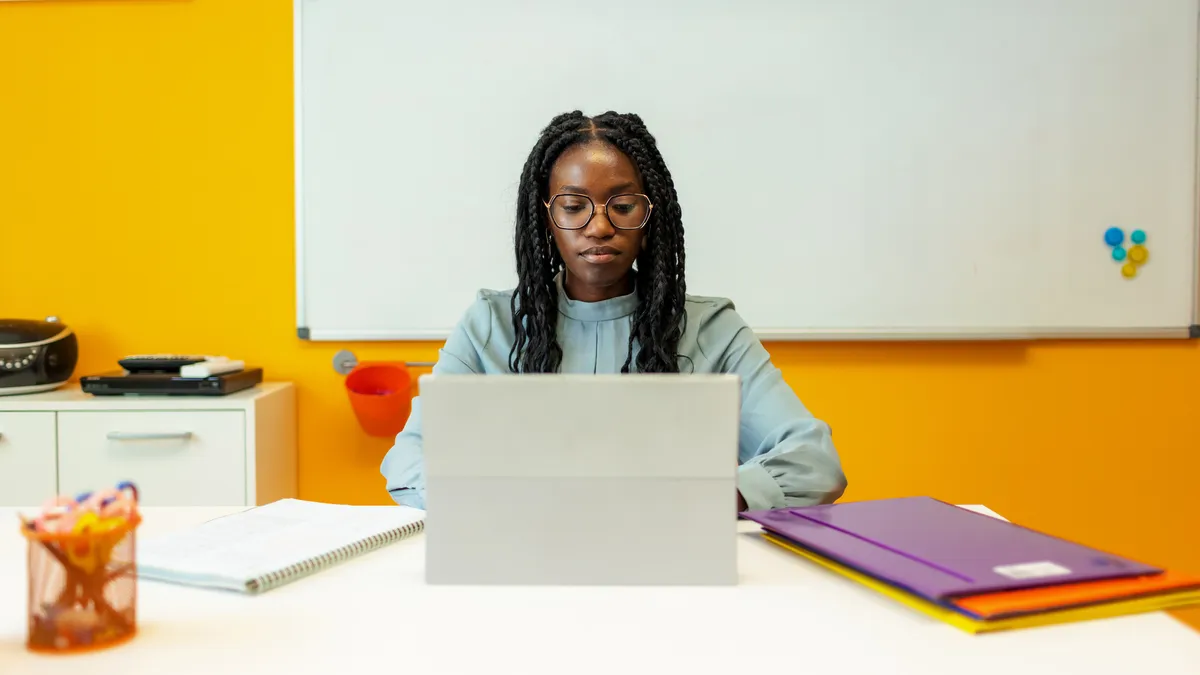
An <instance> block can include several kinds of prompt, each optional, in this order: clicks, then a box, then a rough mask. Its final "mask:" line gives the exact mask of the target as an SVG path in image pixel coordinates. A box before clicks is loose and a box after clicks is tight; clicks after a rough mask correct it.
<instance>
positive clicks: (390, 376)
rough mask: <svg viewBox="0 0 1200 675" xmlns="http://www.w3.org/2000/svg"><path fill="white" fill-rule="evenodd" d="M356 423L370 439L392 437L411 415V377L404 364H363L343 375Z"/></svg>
mask: <svg viewBox="0 0 1200 675" xmlns="http://www.w3.org/2000/svg"><path fill="white" fill-rule="evenodd" d="M346 391H347V392H348V394H349V396H350V406H351V408H353V409H354V416H355V417H357V418H358V424H359V426H361V427H362V428H363V430H364V431H366V432H367V433H368V434H370V435H371V436H386V437H394V436H395V435H396V434H398V433H400V432H401V431H402V430H403V429H404V424H405V422H407V421H408V415H409V413H411V412H412V377H411V376H410V375H409V373H408V367H407V366H405V365H404V364H403V363H362V364H359V365H358V366H356V367H355V368H354V370H352V371H350V374H349V375H347V376H346Z"/></svg>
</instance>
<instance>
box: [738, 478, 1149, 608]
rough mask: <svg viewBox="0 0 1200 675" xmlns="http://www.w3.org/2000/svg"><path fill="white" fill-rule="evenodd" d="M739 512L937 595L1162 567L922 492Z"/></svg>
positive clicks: (874, 574)
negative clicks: (902, 496)
mask: <svg viewBox="0 0 1200 675" xmlns="http://www.w3.org/2000/svg"><path fill="white" fill-rule="evenodd" d="M742 516H743V517H745V518H747V519H749V520H752V521H754V522H756V523H758V524H760V525H762V527H763V528H764V529H765V530H768V531H770V532H772V533H774V534H777V535H779V536H781V537H784V538H786V539H789V540H791V541H793V542H795V543H796V544H798V545H800V546H801V547H802V548H806V549H808V550H810V551H813V552H814V553H817V554H819V555H822V556H824V557H826V558H830V559H832V560H835V561H837V562H839V563H841V564H843V565H846V566H848V567H851V568H854V569H856V570H858V571H860V572H863V573H865V574H868V575H870V576H872V577H875V578H877V579H880V580H882V581H885V582H887V583H890V584H892V585H894V586H899V587H901V588H903V589H906V590H908V591H909V592H912V593H915V594H917V595H920V596H923V597H925V598H927V599H929V600H933V601H935V602H940V601H942V600H944V599H946V598H950V597H954V596H962V595H976V594H979V593H989V592H993V591H1006V590H1014V589H1018V588H1031V587H1034V586H1047V585H1053V584H1062V583H1071V582H1079V581H1092V580H1097V579H1111V578H1116V577H1127V576H1137V575H1145V574H1158V573H1160V572H1162V570H1161V569H1159V568H1156V567H1151V566H1149V565H1145V564H1142V563H1139V562H1135V561H1133V560H1128V559H1125V558H1119V557H1117V556H1114V555H1111V554H1109V553H1105V552H1103V551H1098V550H1096V549H1093V548H1088V547H1086V546H1082V545H1080V544H1076V543H1073V542H1070V541H1065V540H1063V539H1059V538H1057V537H1052V536H1050V535H1047V534H1042V533H1040V532H1035V531H1033V530H1030V529H1027V528H1024V527H1021V526H1019V525H1014V524H1012V523H1009V522H1006V521H1003V520H999V519H996V518H992V517H990V516H986V515H983V514H979V513H975V512H973V511H968V510H967V509H963V508H959V507H957V506H954V505H952V504H947V503H945V502H941V501H938V500H936V499H931V498H929V497H905V498H901V499H882V500H877V501H864V502H846V503H842V504H829V505H824V506H807V507H802V508H782V509H772V510H769V511H748V512H746V513H743V514H742Z"/></svg>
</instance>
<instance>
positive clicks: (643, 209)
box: [608, 195, 650, 230]
mask: <svg viewBox="0 0 1200 675" xmlns="http://www.w3.org/2000/svg"><path fill="white" fill-rule="evenodd" d="M649 217H650V200H649V199H647V198H646V197H645V196H643V195H616V196H614V197H613V198H612V199H610V200H608V219H609V221H611V222H612V224H613V227H619V228H621V229H623V230H636V229H637V228H639V227H641V226H642V225H645V224H646V219H647V218H649Z"/></svg>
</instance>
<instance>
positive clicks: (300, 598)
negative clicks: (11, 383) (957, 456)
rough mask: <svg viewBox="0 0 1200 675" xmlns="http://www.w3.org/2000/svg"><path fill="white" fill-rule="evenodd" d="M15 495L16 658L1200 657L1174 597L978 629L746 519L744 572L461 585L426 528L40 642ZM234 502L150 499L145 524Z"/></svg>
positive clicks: (311, 665) (674, 669)
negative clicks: (434, 553) (919, 607)
mask: <svg viewBox="0 0 1200 675" xmlns="http://www.w3.org/2000/svg"><path fill="white" fill-rule="evenodd" d="M4 511H5V510H0V523H6V522H7V523H9V525H8V526H6V527H8V532H7V534H0V674H3V675H9V674H12V675H16V674H18V673H19V674H20V675H40V674H43V673H49V674H57V673H62V674H64V675H81V674H82V675H107V674H108V673H113V674H114V675H140V674H141V673H154V674H156V675H157V674H160V673H161V674H170V675H191V674H196V675H201V674H202V675H212V674H214V673H215V674H219V675H234V674H239V673H264V674H274V673H285V674H287V675H295V674H296V673H328V674H330V675H340V674H341V673H385V672H387V673H399V674H401V675H405V674H412V675H425V674H428V673H480V672H493V671H496V672H500V673H508V672H513V673H521V674H522V675H527V674H530V673H554V674H555V675H576V674H579V673H605V674H606V675H614V674H619V673H638V674H640V673H664V674H666V673H710V672H711V673H723V674H725V675H771V674H774V673H783V672H794V673H839V674H844V675H857V674H858V673H864V674H869V675H882V674H887V673H922V674H927V673H954V674H955V675H958V674H959V673H972V675H987V674H992V673H994V674H996V675H1014V674H1017V675H1034V674H1038V673H1054V674H1055V675H1059V674H1061V673H1088V675H1100V674H1105V673H1120V674H1122V675H1127V674H1129V673H1155V675H1169V674H1173V673H1188V674H1192V675H1195V674H1197V673H1200V635H1198V634H1196V633H1195V632H1193V631H1192V630H1190V629H1189V628H1187V627H1186V626H1184V625H1183V624H1181V623H1179V622H1177V621H1175V620H1174V619H1172V618H1171V617H1169V616H1167V615H1165V614H1147V615H1141V616H1134V617H1125V618H1120V619H1109V620H1104V621H1095V622H1089V623H1080V624H1071V625H1065V626H1054V627H1048V628H1037V629H1029V630H1023V631H1015V632H1010V633H996V634H991V635H980V636H972V635H968V634H966V633H962V632H960V631H958V630H956V629H954V628H951V627H949V626H947V625H944V624H942V623H939V622H936V621H934V620H932V619H927V618H925V617H924V616H923V615H919V614H916V613H915V612H913V611H912V610H909V609H907V608H905V607H903V606H900V605H898V604H897V603H895V602H893V601H891V600H888V599H886V598H883V597H880V596H878V595H876V594H875V593H874V592H872V591H870V590H867V589H864V588H861V587H859V586H857V585H855V584H854V583H852V582H849V581H846V580H843V579H841V578H840V577H837V576H835V575H834V574H832V573H829V572H826V571H823V570H821V569H818V568H817V567H816V566H814V565H812V564H810V563H807V562H805V561H804V560H802V559H801V558H799V557H797V556H794V555H791V554H789V553H787V552H785V551H782V550H780V549H777V548H775V547H774V546H773V545H771V544H768V543H766V542H764V541H762V540H761V539H759V538H758V537H757V536H756V535H754V534H752V533H753V532H756V531H757V528H756V527H754V526H753V525H751V524H750V523H743V524H742V527H743V529H744V533H743V534H741V535H739V536H740V537H741V541H740V544H739V545H740V556H739V557H740V569H741V584H740V585H739V586H737V587H727V588H639V589H626V588H599V587H597V588H569V589H567V588H491V587H489V588H458V587H430V586H425V585H424V583H423V566H424V556H423V541H422V539H421V538H415V539H412V540H410V541H406V542H401V543H398V544H395V545H393V546H390V547H388V548H386V549H383V550H380V551H377V552H375V553H372V554H370V555H367V556H364V557H362V558H359V559H357V560H353V561H350V562H347V563H344V564H342V565H340V566H338V567H335V568H331V569H329V570H326V571H324V572H321V573H320V574H317V575H315V576H312V577H309V578H307V579H302V580H300V581H297V582H295V583H293V584H290V585H288V586H284V587H281V588H278V589H276V590H273V591H270V592H269V593H266V594H264V595H262V596H258V597H248V596H241V595H236V594H232V593H225V592H219V591H206V590H199V589H190V588H185V587H177V586H169V585H165V584H158V583H152V582H141V583H140V584H139V616H138V623H139V634H138V635H137V636H136V637H135V638H134V639H133V640H132V641H130V642H128V643H126V644H124V645H121V646H118V647H114V648H111V649H109V650H105V651H98V652H92V653H88V654H84V655H80V656H69V657H62V656H43V655H37V654H32V653H28V652H26V650H25V647H24V640H25V625H24V622H25V601H26V600H25V594H26V579H25V557H24V556H25V544H24V539H23V538H22V537H21V536H20V534H19V533H18V531H17V520H16V518H15V517H14V516H13V515H12V514H11V513H5V512H4ZM228 512H230V509H205V508H170V507H160V508H146V509H144V514H145V521H144V524H143V526H142V528H141V533H142V534H143V535H150V534H152V533H155V532H162V531H165V530H169V529H174V528H177V527H181V526H186V525H190V524H194V523H198V522H202V521H203V520H206V519H208V518H212V517H215V516H218V515H223V514H225V513H228Z"/></svg>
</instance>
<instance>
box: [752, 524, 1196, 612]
mask: <svg viewBox="0 0 1200 675" xmlns="http://www.w3.org/2000/svg"><path fill="white" fill-rule="evenodd" d="M762 536H763V538H764V539H766V540H767V541H769V542H771V543H772V544H775V545H777V546H780V547H782V548H784V549H786V550H788V551H791V552H792V553H795V554H796V555H799V556H802V557H804V558H807V559H808V560H811V561H813V562H815V563H817V564H818V565H821V566H822V567H825V568H826V569H829V570H832V571H834V572H837V573H838V574H840V575H842V576H844V577H846V578H848V579H852V580H854V581H857V582H858V583H860V584H862V585H864V586H866V587H867V588H870V589H872V590H874V591H878V592H879V593H882V594H883V595H886V596H887V597H889V598H892V599H893V600H897V601H899V602H901V603H903V604H905V605H907V606H908V607H911V608H912V609H915V610H917V611H919V612H921V613H922V614H925V615H927V616H930V617H932V618H934V619H938V620H939V621H944V622H945V623H948V624H950V625H951V626H954V627H955V628H958V629H960V630H963V631H966V632H968V633H972V634H975V633H991V632H995V631H1002V630H1015V629H1019V628H1034V627H1037V626H1052V625H1055V624H1063V623H1074V622H1078V621H1091V620H1094V619H1108V618H1113V617H1118V616H1126V615H1129V614H1142V613H1146V612H1158V611H1162V610H1166V609H1174V608H1177V607H1183V606H1186V605H1193V604H1200V590H1186V591H1179V592H1174V593H1164V594H1161V595H1152V596H1146V597H1140V598H1134V599H1130V600H1120V601H1117V602H1107V603H1102V604H1098V605H1089V606H1086V607H1073V608H1071V609H1061V610H1055V611H1049V612H1042V613H1038V614H1029V615H1026V616H1018V617H1010V618H1004V619H993V620H991V621H985V620H982V619H975V618H972V617H970V616H967V615H966V614H963V613H961V612H958V611H955V610H953V609H950V608H949V607H944V606H942V605H939V604H937V603H935V602H931V601H929V600H926V599H925V598H922V597H920V596H917V595H913V594H912V593H908V592H906V591H904V590H901V589H899V588H897V587H895V586H892V585H891V584H888V583H886V582H883V581H880V580H878V579H876V578H875V577H872V576H869V575H867V574H863V573H862V572H859V571H858V570H854V569H851V568H849V567H846V566H845V565H842V564H841V563H838V562H836V561H833V560H830V559H828V558H825V557H824V556H821V555H818V554H816V553H813V552H812V551H809V550H807V549H804V548H801V547H800V546H797V545H796V544H794V543H792V542H791V541H788V540H787V539H784V538H782V537H779V536H776V535H773V534H771V533H769V532H764V533H763V535H762Z"/></svg>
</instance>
